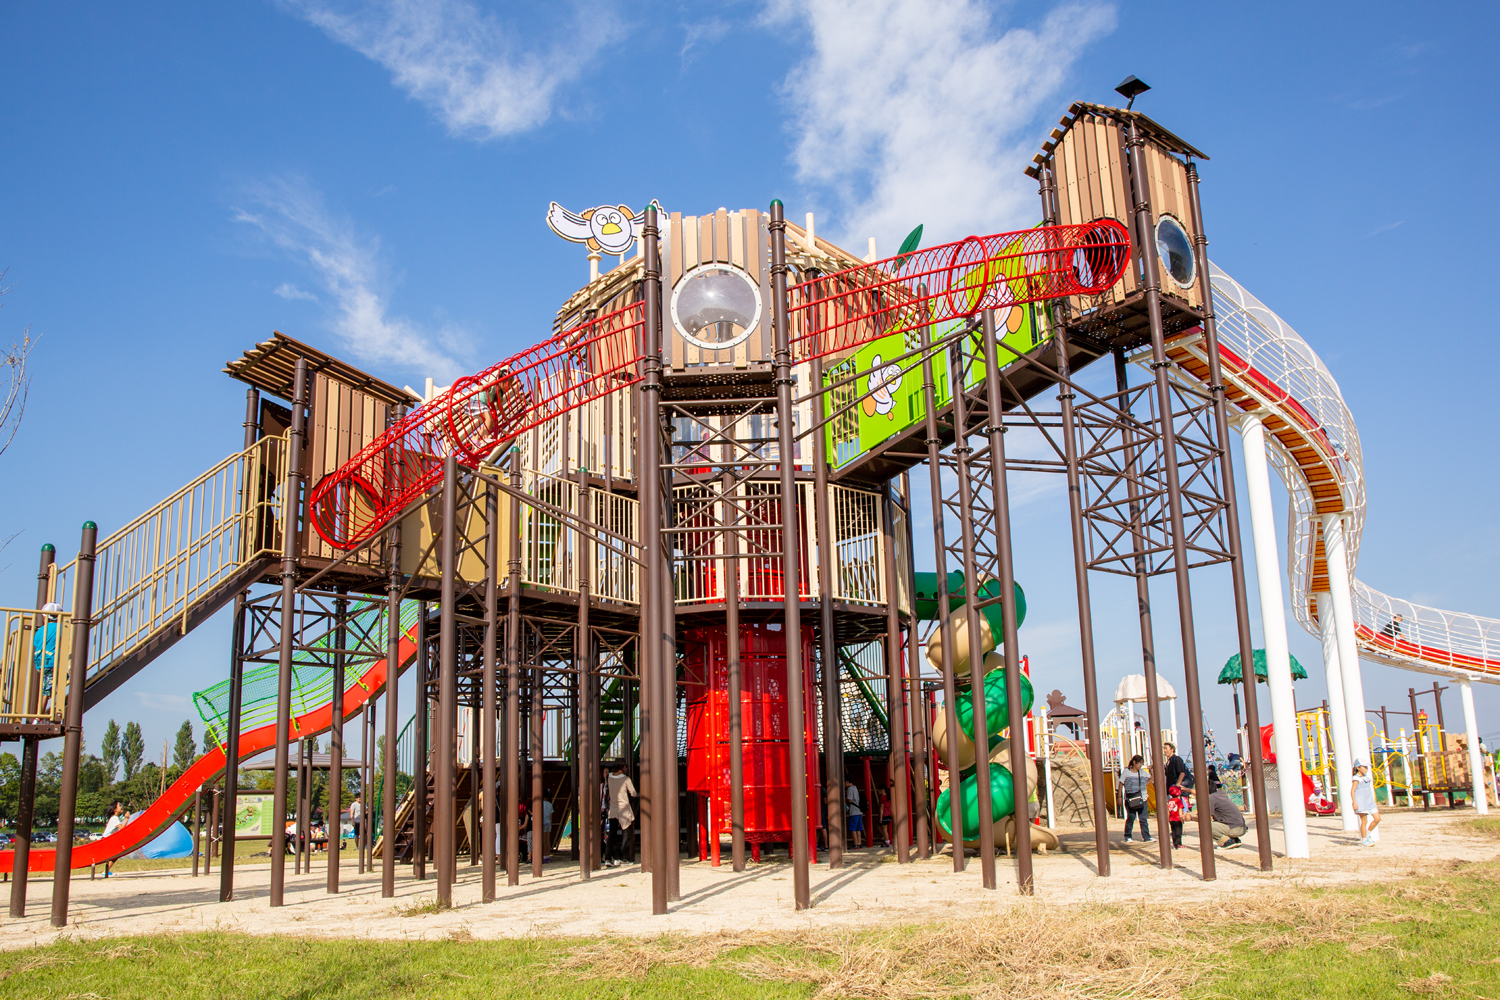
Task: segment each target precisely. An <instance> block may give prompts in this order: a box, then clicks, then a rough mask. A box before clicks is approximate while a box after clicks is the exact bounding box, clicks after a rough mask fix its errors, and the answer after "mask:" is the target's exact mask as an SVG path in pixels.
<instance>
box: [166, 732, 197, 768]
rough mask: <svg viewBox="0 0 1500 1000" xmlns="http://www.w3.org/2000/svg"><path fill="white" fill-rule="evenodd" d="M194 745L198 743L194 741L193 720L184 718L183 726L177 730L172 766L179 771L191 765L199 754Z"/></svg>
mask: <svg viewBox="0 0 1500 1000" xmlns="http://www.w3.org/2000/svg"><path fill="white" fill-rule="evenodd" d="M194 746H196V744H195V743H194V742H193V722H192V720H191V719H184V720H183V722H182V728H181V729H179V730H177V745H176V746H175V747H173V748H172V766H173V767H175V768H177V770H178V771H179V772H182V771H186V770H187V769H188V768H189V767H191V766H192V764H193V759H194V758H195V757H197V756H198V755H197V753H196V752H195V751H194V749H193V748H194Z"/></svg>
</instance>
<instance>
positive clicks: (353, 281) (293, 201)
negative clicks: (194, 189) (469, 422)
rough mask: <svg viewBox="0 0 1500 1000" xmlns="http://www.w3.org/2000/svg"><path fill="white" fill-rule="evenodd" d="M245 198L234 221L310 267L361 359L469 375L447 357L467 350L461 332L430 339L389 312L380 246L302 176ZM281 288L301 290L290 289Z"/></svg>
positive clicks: (337, 326)
mask: <svg viewBox="0 0 1500 1000" xmlns="http://www.w3.org/2000/svg"><path fill="white" fill-rule="evenodd" d="M245 193H246V196H247V199H248V201H247V204H248V205H249V206H250V207H249V208H240V209H235V214H234V218H235V221H237V222H242V223H245V224H246V225H250V226H253V227H255V229H257V230H258V231H259V232H260V233H261V234H262V235H263V236H264V237H265V238H266V239H267V240H269V241H270V242H271V244H272V245H273V246H275V247H276V248H277V249H278V250H280V251H282V252H283V253H285V254H286V255H287V256H289V257H291V258H293V259H294V260H298V261H301V262H303V263H305V264H306V265H307V266H308V267H310V268H311V270H312V272H313V274H314V275H316V276H317V279H318V281H319V282H320V283H321V284H322V286H323V289H324V291H326V292H327V293H328V296H329V297H330V298H331V299H332V300H333V301H334V303H335V304H336V312H335V314H334V315H333V317H332V319H331V320H330V323H329V325H330V328H331V329H332V330H333V332H334V333H335V334H337V335H338V336H339V337H340V338H341V339H342V340H343V341H344V343H345V345H346V346H347V347H348V348H349V349H350V350H351V351H352V352H353V353H354V355H355V356H356V357H357V358H359V359H360V360H362V361H365V362H376V363H380V364H385V365H391V366H394V367H397V368H401V369H405V370H409V371H414V372H418V373H420V374H423V375H431V376H433V377H434V378H439V379H450V378H454V377H456V376H458V375H460V374H463V372H464V370H465V369H464V368H463V366H462V365H460V364H459V363H458V362H457V361H455V360H454V358H453V357H452V356H450V354H449V353H448V352H449V351H453V350H456V349H459V348H461V347H462V346H463V344H464V341H465V338H464V337H463V335H462V333H461V332H460V331H457V330H455V329H452V328H448V327H445V328H443V329H441V330H438V331H436V332H435V333H429V332H428V331H426V330H423V329H422V328H421V327H419V326H418V325H417V324H416V323H414V322H413V321H412V320H410V319H407V318H406V317H404V316H392V315H390V314H389V311H388V306H387V304H386V300H385V297H384V295H383V294H382V292H381V291H380V289H381V288H382V286H383V285H385V284H387V282H386V280H385V279H384V276H383V270H382V268H381V266H380V258H379V241H378V240H375V239H361V238H360V237H359V236H358V235H357V234H356V233H355V232H354V229H353V227H352V226H351V225H349V224H348V223H347V222H344V221H342V220H339V219H336V218H334V217H333V216H332V215H331V214H330V213H329V212H328V210H327V208H326V207H325V206H324V204H323V197H322V195H321V194H319V193H318V192H317V191H316V190H314V189H313V188H312V187H311V186H310V185H308V184H307V182H306V181H304V180H302V179H300V178H296V177H277V178H273V179H271V180H268V181H263V182H261V183H258V184H254V185H251V186H249V187H247V188H246V192H245ZM282 288H287V289H291V290H297V289H296V288H295V286H293V285H290V284H287V285H283V286H282ZM277 293H278V294H281V289H277ZM304 294H307V293H304ZM283 297H291V296H283ZM309 297H310V296H309ZM439 344H441V345H442V346H441V347H439V346H438V345H439Z"/></svg>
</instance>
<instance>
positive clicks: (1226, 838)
mask: <svg viewBox="0 0 1500 1000" xmlns="http://www.w3.org/2000/svg"><path fill="white" fill-rule="evenodd" d="M1208 814H1209V816H1210V817H1211V819H1212V823H1211V825H1212V828H1213V835H1214V841H1215V843H1217V844H1218V845H1219V847H1220V849H1223V848H1227V847H1238V846H1239V844H1240V838H1241V837H1243V836H1244V835H1245V832H1246V827H1245V817H1244V815H1243V814H1242V813H1241V812H1240V811H1239V809H1238V808H1237V807H1236V806H1235V804H1234V801H1233V800H1232V799H1230V797H1229V793H1228V792H1226V791H1224V786H1223V785H1218V784H1216V785H1214V786H1213V791H1212V792H1211V793H1210V794H1209V796H1208ZM1220 838H1223V839H1220Z"/></svg>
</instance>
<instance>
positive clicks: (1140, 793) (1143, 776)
mask: <svg viewBox="0 0 1500 1000" xmlns="http://www.w3.org/2000/svg"><path fill="white" fill-rule="evenodd" d="M1145 762H1146V758H1144V757H1142V756H1141V755H1140V754H1136V755H1135V756H1134V757H1131V758H1130V763H1129V764H1127V765H1125V773H1124V774H1122V775H1120V788H1121V790H1122V791H1123V792H1124V794H1125V843H1127V844H1128V843H1130V842H1131V840H1132V839H1133V838H1132V837H1131V836H1130V834H1131V831H1132V830H1133V829H1134V827H1135V821H1136V820H1137V819H1139V820H1140V821H1141V843H1143V844H1149V843H1151V826H1150V824H1149V823H1148V822H1147V820H1146V788H1147V787H1148V786H1149V785H1150V784H1151V775H1150V773H1149V772H1147V771H1146V770H1145V769H1144V768H1142V767H1141V765H1142V764H1144V763H1145Z"/></svg>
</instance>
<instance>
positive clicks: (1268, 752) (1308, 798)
mask: <svg viewBox="0 0 1500 1000" xmlns="http://www.w3.org/2000/svg"><path fill="white" fill-rule="evenodd" d="M1275 728H1276V727H1275V726H1261V727H1260V755H1261V759H1262V760H1264V761H1265V762H1266V763H1267V764H1274V763H1276V753H1275V751H1273V750H1272V749H1271V733H1272V732H1274V731H1275ZM1302 801H1303V802H1305V803H1307V811H1308V812H1310V813H1314V814H1316V815H1318V816H1332V815H1333V814H1334V813H1336V812H1338V811H1339V807H1338V806H1337V805H1335V804H1334V801H1333V800H1332V799H1329V798H1325V797H1324V796H1323V795H1322V793H1321V792H1319V791H1318V789H1317V787H1316V786H1315V785H1314V784H1313V780H1312V778H1310V777H1308V776H1307V772H1306V771H1304V772H1302Z"/></svg>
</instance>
